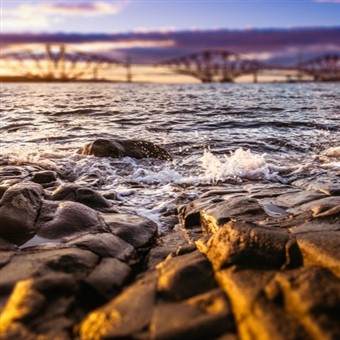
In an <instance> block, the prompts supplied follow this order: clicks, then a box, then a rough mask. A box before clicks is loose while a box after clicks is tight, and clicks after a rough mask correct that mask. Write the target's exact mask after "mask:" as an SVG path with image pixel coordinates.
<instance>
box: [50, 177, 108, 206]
mask: <svg viewBox="0 0 340 340" xmlns="http://www.w3.org/2000/svg"><path fill="white" fill-rule="evenodd" d="M51 199H52V200H55V201H74V202H78V203H82V204H84V205H87V206H88V207H91V208H93V209H97V210H100V211H106V210H110V209H109V208H111V206H112V204H111V203H110V202H109V201H108V200H107V199H105V198H104V197H103V196H102V195H100V194H99V193H98V192H97V191H95V190H93V189H90V188H83V187H80V186H78V185H76V184H69V183H67V184H62V185H60V186H59V187H58V188H57V189H56V190H55V191H54V192H53V193H52V196H51Z"/></svg>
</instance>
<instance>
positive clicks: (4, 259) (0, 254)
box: [0, 250, 15, 268]
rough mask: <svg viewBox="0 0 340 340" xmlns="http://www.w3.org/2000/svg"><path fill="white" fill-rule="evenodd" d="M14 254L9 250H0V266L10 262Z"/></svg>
mask: <svg viewBox="0 0 340 340" xmlns="http://www.w3.org/2000/svg"><path fill="white" fill-rule="evenodd" d="M14 255H15V252H14V251H9V250H7V251H3V250H0V268H2V267H3V266H5V265H6V264H7V263H8V262H10V261H11V259H12V257H13V256H14Z"/></svg>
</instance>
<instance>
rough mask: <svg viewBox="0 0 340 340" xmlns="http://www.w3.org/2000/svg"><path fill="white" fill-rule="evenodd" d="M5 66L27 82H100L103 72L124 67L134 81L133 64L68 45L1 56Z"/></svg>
mask: <svg viewBox="0 0 340 340" xmlns="http://www.w3.org/2000/svg"><path fill="white" fill-rule="evenodd" d="M0 59H1V60H2V63H3V66H4V68H6V69H10V70H11V71H12V72H14V73H15V74H16V75H20V76H22V77H24V78H26V79H42V80H79V79H97V77H98V73H99V72H100V71H104V70H106V71H107V70H109V69H111V68H112V67H125V68H126V70H127V81H130V80H131V73H130V64H129V63H124V62H121V61H119V60H116V59H113V58H109V57H106V56H102V55H98V54H91V53H84V52H79V51H75V50H71V49H69V48H67V49H66V46H65V45H52V44H47V45H44V48H43V49H38V50H36V49H35V50H29V49H27V50H24V51H17V52H8V53H4V54H1V55H0Z"/></svg>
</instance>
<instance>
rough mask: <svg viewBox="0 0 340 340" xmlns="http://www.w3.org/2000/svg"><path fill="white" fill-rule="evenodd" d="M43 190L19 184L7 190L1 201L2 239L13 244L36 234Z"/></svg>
mask: <svg viewBox="0 0 340 340" xmlns="http://www.w3.org/2000/svg"><path fill="white" fill-rule="evenodd" d="M43 192H44V190H43V188H42V186H41V185H39V184H35V183H31V182H25V183H18V184H15V185H13V186H11V187H10V188H9V189H7V190H6V192H5V193H4V195H3V197H2V198H1V201H0V237H3V238H5V239H7V240H9V241H11V242H14V243H15V242H16V241H19V242H20V240H18V238H20V237H21V236H25V235H29V234H31V233H34V232H35V231H36V229H37V226H36V225H35V221H36V219H37V216H38V213H39V210H40V207H41V201H42V195H43ZM19 242H18V243H19Z"/></svg>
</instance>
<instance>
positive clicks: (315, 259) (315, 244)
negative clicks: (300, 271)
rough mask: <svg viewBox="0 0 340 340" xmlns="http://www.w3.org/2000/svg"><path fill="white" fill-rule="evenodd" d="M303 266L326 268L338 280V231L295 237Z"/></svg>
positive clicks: (339, 245)
mask: <svg viewBox="0 0 340 340" xmlns="http://www.w3.org/2000/svg"><path fill="white" fill-rule="evenodd" d="M296 241H297V244H298V246H299V248H300V251H301V254H302V257H303V263H304V265H307V266H308V265H318V266H321V267H324V268H328V269H329V270H331V271H332V272H333V274H334V275H336V276H337V277H338V278H339V279H340V231H322V232H309V233H302V234H297V235H296Z"/></svg>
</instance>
